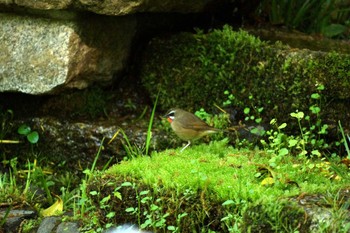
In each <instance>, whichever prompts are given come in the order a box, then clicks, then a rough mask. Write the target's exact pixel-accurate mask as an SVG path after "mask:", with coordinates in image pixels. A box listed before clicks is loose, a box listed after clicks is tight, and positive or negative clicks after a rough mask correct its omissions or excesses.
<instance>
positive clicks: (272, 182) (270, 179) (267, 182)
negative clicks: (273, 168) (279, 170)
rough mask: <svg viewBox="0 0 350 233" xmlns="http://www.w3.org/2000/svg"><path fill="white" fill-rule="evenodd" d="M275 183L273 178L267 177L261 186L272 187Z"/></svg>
mask: <svg viewBox="0 0 350 233" xmlns="http://www.w3.org/2000/svg"><path fill="white" fill-rule="evenodd" d="M274 183H275V180H274V179H273V178H272V177H266V178H265V179H263V180H262V181H261V185H270V184H274Z"/></svg>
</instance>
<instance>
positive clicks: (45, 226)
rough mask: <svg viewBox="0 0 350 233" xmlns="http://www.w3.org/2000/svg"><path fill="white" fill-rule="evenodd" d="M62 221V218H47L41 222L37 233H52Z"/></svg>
mask: <svg viewBox="0 0 350 233" xmlns="http://www.w3.org/2000/svg"><path fill="white" fill-rule="evenodd" d="M60 221H61V218H60V217H47V218H44V219H43V221H41V224H40V226H39V228H38V231H37V233H48V232H52V231H53V229H54V228H55V227H56V225H57V224H58V223H59V222H60Z"/></svg>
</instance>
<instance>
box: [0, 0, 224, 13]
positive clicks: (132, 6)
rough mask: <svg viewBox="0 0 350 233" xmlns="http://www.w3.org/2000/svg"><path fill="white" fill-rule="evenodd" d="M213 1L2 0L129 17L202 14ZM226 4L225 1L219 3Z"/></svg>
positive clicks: (0, 1) (10, 3) (32, 6)
mask: <svg viewBox="0 0 350 233" xmlns="http://www.w3.org/2000/svg"><path fill="white" fill-rule="evenodd" d="M211 2H214V1H213V0H192V1H186V0H179V1H173V0H167V1H162V0H151V1H150V0H130V1H121V0H105V1H100V0H62V1H60V0H13V1H9V0H0V4H3V5H5V6H11V7H16V6H17V7H26V8H30V9H38V10H61V9H68V10H73V11H76V10H86V11H91V12H95V13H98V14H103V15H127V14H134V13H137V12H178V13H191V12H200V11H202V10H203V9H204V8H206V7H207V6H208V5H209V3H211ZM218 2H219V3H220V2H225V1H223V0H220V1H218Z"/></svg>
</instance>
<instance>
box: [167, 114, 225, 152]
mask: <svg viewBox="0 0 350 233" xmlns="http://www.w3.org/2000/svg"><path fill="white" fill-rule="evenodd" d="M164 117H165V118H166V119H167V120H168V121H169V123H170V125H171V128H172V129H173V131H174V132H175V134H176V135H177V136H178V137H179V138H181V139H182V140H184V141H187V142H188V143H187V145H186V146H184V147H183V148H182V149H181V151H180V152H182V151H183V150H184V149H186V148H187V147H188V146H189V145H190V144H191V141H193V140H196V139H199V138H201V137H203V136H206V135H208V134H213V133H218V132H220V131H221V130H220V129H216V128H214V127H211V126H209V125H208V124H207V123H205V122H204V121H202V120H201V119H200V118H198V117H197V116H196V115H194V114H192V113H190V112H187V111H185V110H182V109H180V108H172V109H170V110H169V111H168V112H167V114H166V115H165V116H164Z"/></svg>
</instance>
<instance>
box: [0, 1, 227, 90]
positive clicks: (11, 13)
mask: <svg viewBox="0 0 350 233" xmlns="http://www.w3.org/2000/svg"><path fill="white" fill-rule="evenodd" d="M222 2H225V1H222ZM222 2H221V1H220V2H219V5H220V4H221V3H222ZM216 5H218V4H217V3H215V2H214V1H212V0H195V1H184V0H181V1H144V0H143V1H141V0H138V1H117V0H107V1H97V0H63V1H57V0H55V1H52V0H28V1H27V0H14V1H7V0H0V40H1V45H0V92H5V91H12V92H22V93H28V94H35V95H37V94H52V93H58V92H61V91H62V90H67V89H69V88H79V89H83V88H86V87H88V86H90V85H91V84H92V83H99V84H101V83H102V84H104V83H107V84H109V83H111V82H112V81H114V80H115V79H117V78H118V77H120V76H121V74H122V73H123V71H125V69H126V65H127V64H128V61H129V57H130V53H131V47H132V44H133V42H135V38H137V37H136V35H140V33H144V32H147V31H148V30H154V29H156V28H157V26H155V25H157V22H158V26H159V25H160V27H164V25H167V27H171V26H170V25H169V24H167V23H166V22H168V21H167V20H166V19H165V18H166V17H163V18H161V19H155V18H154V16H153V15H152V16H150V17H148V18H145V17H141V19H140V16H139V15H136V14H135V13H139V12H146V13H147V12H152V13H154V12H157V13H165V12H166V13H174V12H176V13H196V12H203V11H207V10H208V9H213V8H215V7H213V6H216ZM95 13H96V14H95ZM143 16H144V15H143ZM163 16H164V15H163ZM168 18H169V17H168ZM138 19H139V21H138ZM155 21H156V22H155ZM183 21H184V20H181V22H183ZM164 22H165V23H164ZM177 23H179V22H177ZM148 27H151V29H147V28H148ZM137 44H138V43H136V42H135V43H134V45H137Z"/></svg>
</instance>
